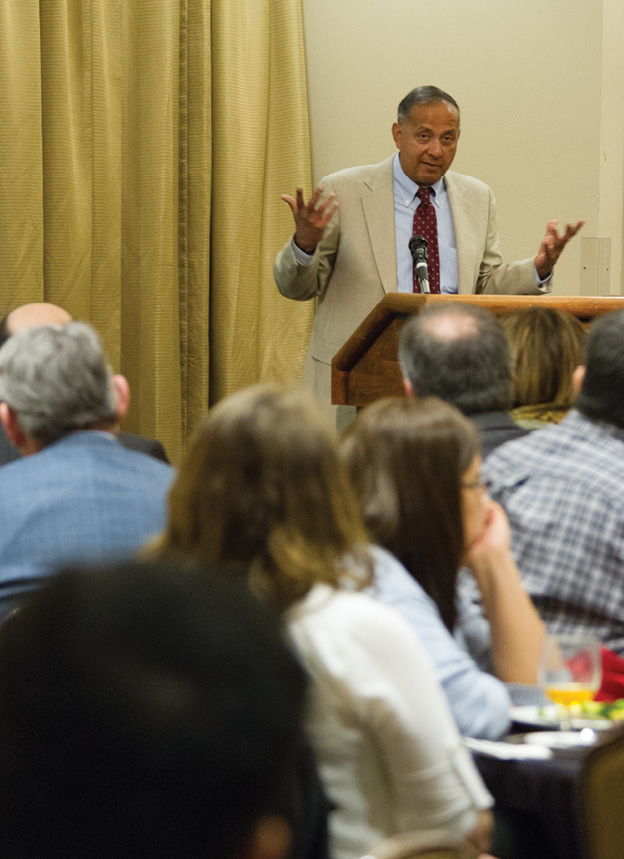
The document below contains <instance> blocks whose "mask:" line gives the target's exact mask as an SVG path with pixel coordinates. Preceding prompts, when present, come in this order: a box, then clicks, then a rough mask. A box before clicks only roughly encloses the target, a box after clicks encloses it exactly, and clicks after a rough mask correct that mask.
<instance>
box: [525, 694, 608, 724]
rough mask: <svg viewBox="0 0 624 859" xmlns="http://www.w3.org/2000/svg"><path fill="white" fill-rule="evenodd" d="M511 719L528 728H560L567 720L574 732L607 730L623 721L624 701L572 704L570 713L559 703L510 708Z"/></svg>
mask: <svg viewBox="0 0 624 859" xmlns="http://www.w3.org/2000/svg"><path fill="white" fill-rule="evenodd" d="M509 716H510V718H511V720H512V721H513V722H516V723H517V724H519V725H527V726H529V727H536V728H558V727H559V725H560V723H561V722H562V721H564V722H567V723H568V724H569V725H570V727H572V728H573V729H575V730H582V729H583V728H593V730H596V731H601V730H602V731H604V730H608V729H609V728H611V727H613V725H614V724H618V723H619V722H620V721H622V720H624V698H619V699H618V700H617V701H588V702H587V703H586V704H578V705H571V706H570V707H569V712H568V710H566V708H561V707H559V706H558V705H557V704H545V705H543V706H538V705H527V706H524V707H511V708H510V710H509Z"/></svg>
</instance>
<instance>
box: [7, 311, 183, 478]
mask: <svg viewBox="0 0 624 859" xmlns="http://www.w3.org/2000/svg"><path fill="white" fill-rule="evenodd" d="M71 321H72V318H71V316H70V315H69V313H68V312H67V311H66V310H65V308H64V307H59V305H58V304H50V302H48V301H33V302H30V303H29V304H22V305H21V306H20V307H16V308H15V309H14V310H12V311H11V312H10V313H7V315H6V316H5V317H4V318H3V319H1V320H0V347H2V346H3V345H4V344H5V343H6V342H7V340H8V339H9V337H12V335H13V334H17V332H18V331H23V330H24V329H25V328H33V327H34V326H36V325H53V324H56V325H66V324H67V323H68V322H71ZM117 440H118V441H119V442H121V444H122V445H123V446H124V447H127V448H128V449H129V450H139V451H141V453H146V454H149V455H150V456H155V457H156V459H162V461H163V462H169V459H168V457H167V454H166V452H165V448H164V447H163V445H162V443H161V442H159V441H157V440H156V439H151V438H144V437H143V436H140V435H134V433H129V432H121V431H119V432H118V433H117ZM19 457H20V452H19V451H18V450H17V448H15V447H13V445H12V444H11V443H10V441H9V440H8V438H7V437H6V435H5V433H4V430H3V429H2V426H1V425H0V465H5V464H6V463H7V462H13V460H14V459H19Z"/></svg>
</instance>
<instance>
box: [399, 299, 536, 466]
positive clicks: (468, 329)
mask: <svg viewBox="0 0 624 859" xmlns="http://www.w3.org/2000/svg"><path fill="white" fill-rule="evenodd" d="M399 362H400V364H401V371H402V373H403V379H404V383H405V390H406V392H407V394H408V396H416V397H439V398H440V399H441V400H445V401H446V402H447V403H451V405H453V406H456V407H457V408H458V409H459V410H460V411H461V412H463V414H465V415H466V416H467V417H468V418H470V420H471V421H472V422H473V423H474V424H475V425H476V426H477V427H478V428H479V429H480V430H481V436H482V443H483V457H484V458H485V457H487V456H488V455H489V454H490V453H491V451H492V450H494V448H496V447H498V445H499V444H503V443H504V442H506V441H510V440H511V439H513V438H519V437H520V436H522V435H526V432H527V430H524V429H521V428H520V427H519V426H518V425H517V424H516V423H515V422H514V421H513V420H512V419H511V418H510V417H509V409H510V408H511V406H512V404H513V384H512V377H511V356H510V354H509V346H508V345H507V340H506V338H505V332H504V331H503V329H502V326H501V323H500V322H499V320H498V319H497V318H496V317H495V316H494V314H493V313H490V311H489V310H485V309H484V308H482V307H478V306H477V305H474V304H464V303H461V304H455V303H451V302H448V303H444V304H436V305H429V306H428V307H425V308H424V309H423V310H421V311H420V313H418V314H416V316H412V317H411V319H409V320H408V321H407V322H406V324H405V326H404V327H403V330H402V331H401V336H400V339H399Z"/></svg>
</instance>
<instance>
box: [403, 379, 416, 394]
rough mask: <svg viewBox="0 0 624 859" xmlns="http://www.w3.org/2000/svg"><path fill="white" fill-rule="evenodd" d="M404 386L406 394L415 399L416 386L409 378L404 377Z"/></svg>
mask: <svg viewBox="0 0 624 859" xmlns="http://www.w3.org/2000/svg"><path fill="white" fill-rule="evenodd" d="M403 387H404V388H405V395H406V396H407V397H411V398H412V399H414V398H415V396H416V394H415V393H414V386H413V385H412V383H411V382H410V380H409V379H403Z"/></svg>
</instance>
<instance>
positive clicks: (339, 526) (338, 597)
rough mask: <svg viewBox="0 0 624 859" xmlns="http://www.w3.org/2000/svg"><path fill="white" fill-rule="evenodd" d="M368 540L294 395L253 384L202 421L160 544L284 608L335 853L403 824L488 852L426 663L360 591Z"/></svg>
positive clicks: (323, 440)
mask: <svg viewBox="0 0 624 859" xmlns="http://www.w3.org/2000/svg"><path fill="white" fill-rule="evenodd" d="M366 541H367V538H366V534H365V531H364V528H363V525H362V522H361V519H360V515H359V511H358V507H357V502H356V500H355V497H354V495H353V492H352V490H351V487H350V484H349V481H348V478H347V476H346V472H345V471H344V470H343V468H342V466H341V464H340V462H339V459H338V455H337V449H336V444H335V440H334V439H333V437H332V435H331V432H330V429H329V426H328V425H327V424H326V423H325V419H324V418H323V417H322V416H320V415H319V414H318V412H317V411H316V409H315V408H314V407H313V406H312V405H311V404H310V403H309V402H308V401H307V400H306V399H305V398H304V396H303V395H301V394H300V393H286V392H283V391H281V390H279V389H277V388H269V387H254V388H250V389H247V390H246V391H243V392H241V393H239V394H236V395H234V396H233V397H231V398H229V399H228V400H225V401H224V402H222V403H221V404H219V405H218V406H216V407H215V408H214V409H213V410H212V411H211V412H210V413H209V415H208V417H207V418H206V419H205V420H204V422H203V423H202V424H201V426H200V427H199V429H198V431H197V433H196V435H195V437H194V439H193V441H192V443H191V445H190V447H189V449H188V451H187V453H186V456H185V458H184V460H183V462H182V464H181V466H180V470H179V474H178V477H177V479H176V481H175V483H174V485H173V487H172V490H171V493H170V512H169V521H168V525H167V528H166V531H165V533H164V535H163V537H162V540H161V543H160V551H161V552H162V553H176V554H182V555H185V556H186V557H189V558H191V559H193V560H195V561H209V560H213V559H220V560H225V561H230V562H232V563H233V567H232V569H233V570H238V571H240V574H241V575H245V576H247V579H248V582H249V585H250V587H251V588H252V589H253V590H254V591H255V592H256V593H257V594H259V595H260V596H261V597H262V598H263V599H265V600H267V601H269V602H271V603H272V604H273V605H275V606H276V607H277V608H278V609H279V610H280V611H281V612H283V613H284V615H285V617H286V620H287V623H288V627H289V630H290V633H291V636H292V639H293V641H294V643H295V645H296V648H297V650H298V652H299V654H300V656H301V659H302V661H303V662H304V664H305V665H306V667H307V668H308V671H309V673H310V675H311V678H312V684H311V689H312V692H311V700H310V708H309V731H310V736H311V739H312V742H313V746H314V748H315V750H316V753H317V760H318V764H319V769H320V772H321V776H322V778H323V781H324V784H325V788H326V791H327V793H328V796H329V798H330V799H331V800H332V801H333V802H334V803H335V806H336V808H335V810H334V811H333V812H332V814H331V819H330V830H331V838H332V855H333V856H334V857H335V859H356V857H359V856H361V855H362V854H364V853H366V851H367V850H368V849H370V848H372V847H373V846H374V845H375V844H376V843H377V842H379V841H381V840H383V839H384V838H387V837H389V836H391V835H396V834H398V833H401V832H406V831H410V830H421V831H422V830H436V831H439V830H442V831H445V832H446V833H448V834H449V835H450V836H452V837H455V838H457V839H461V838H462V837H465V836H468V837H470V838H471V840H472V841H473V843H474V844H475V845H476V846H477V847H478V848H479V849H480V850H487V848H488V844H489V834H490V829H491V815H490V813H489V812H486V811H485V809H487V808H488V807H489V806H490V805H491V803H492V800H491V797H490V795H489V794H488V792H487V790H486V789H485V787H484V786H483V783H482V782H481V779H480V777H479V775H478V773H477V771H476V769H475V767H474V765H473V763H472V760H471V758H470V756H469V755H468V754H467V752H466V750H465V749H464V747H463V745H462V742H461V739H460V737H459V735H458V732H457V729H456V727H455V725H454V722H453V719H452V717H451V715H450V712H449V709H448V705H447V703H446V701H445V699H444V695H443V693H442V691H441V689H440V686H439V684H438V683H437V681H436V679H435V676H434V672H433V668H432V665H431V663H430V661H429V658H428V657H427V655H426V653H425V652H424V650H423V648H422V646H421V644H420V642H419V641H418V638H417V636H416V635H415V634H414V632H413V631H412V630H411V629H410V627H409V625H408V624H407V623H406V622H405V621H404V620H403V619H402V618H401V617H399V616H398V615H397V614H395V612H394V611H392V610H391V609H389V608H386V607H385V606H382V605H379V604H378V603H376V602H375V601H374V600H372V599H370V598H369V597H368V596H366V595H364V594H361V593H358V592H356V591H357V590H358V588H360V587H364V586H366V585H367V584H368V583H369V580H370V578H369V576H368V575H367V574H366V573H365V572H362V571H364V570H367V569H369V568H370V569H372V565H371V564H370V558H369V553H368V550H367V548H366ZM354 558H355V559H356V563H354ZM356 570H357V572H354V571H356ZM345 585H346V586H347V588H350V589H343V590H340V589H339V586H343V587H345Z"/></svg>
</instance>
